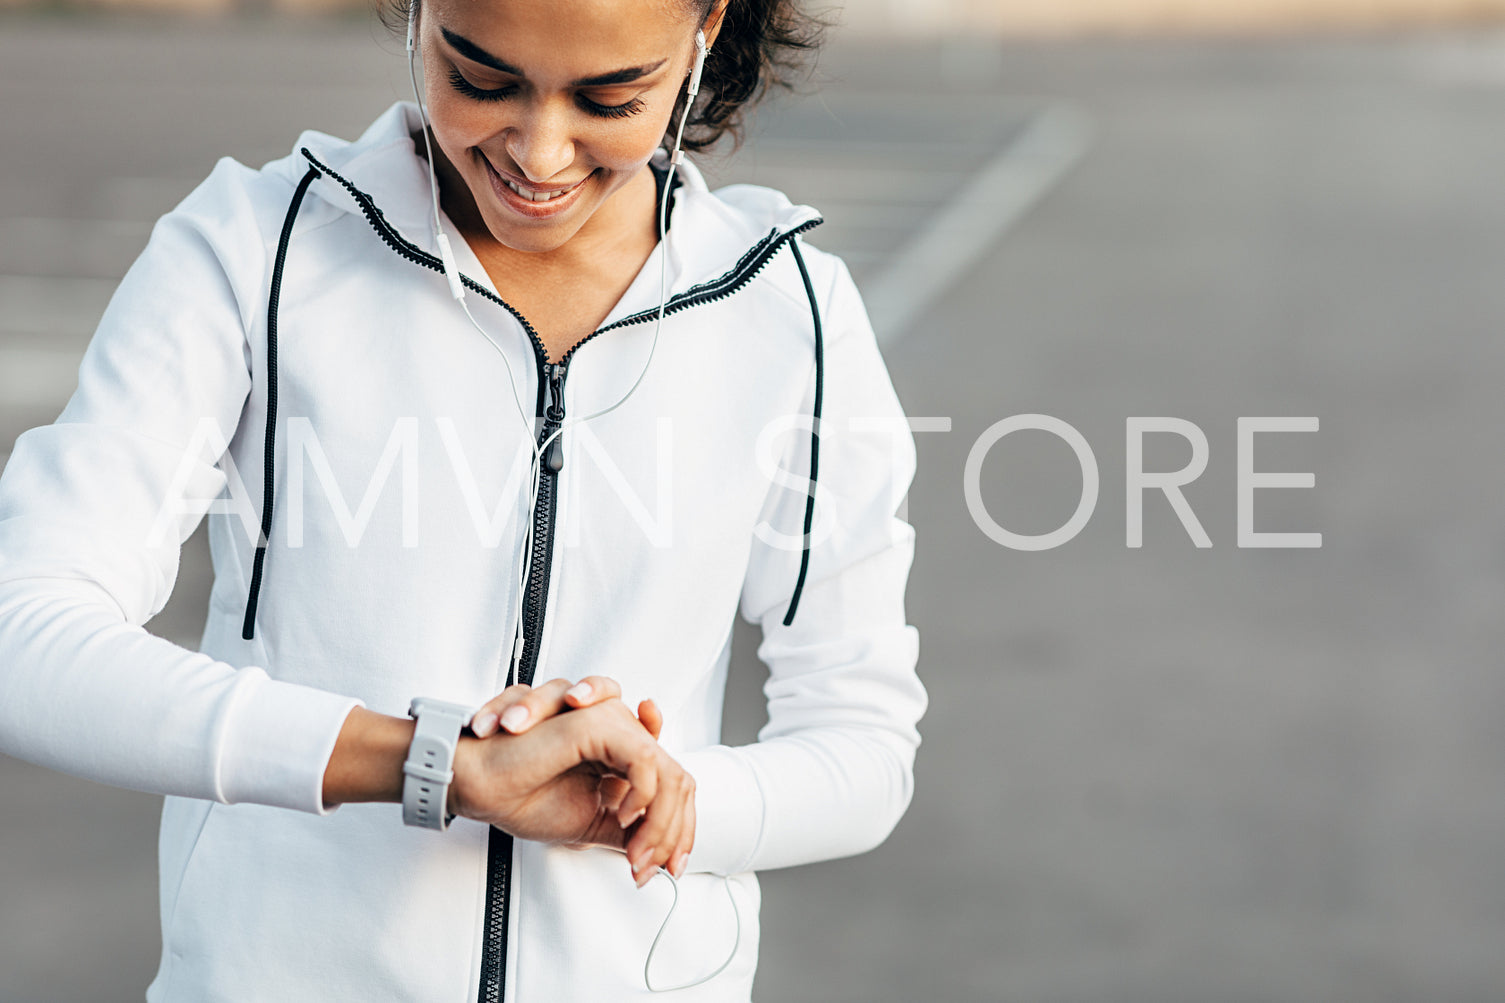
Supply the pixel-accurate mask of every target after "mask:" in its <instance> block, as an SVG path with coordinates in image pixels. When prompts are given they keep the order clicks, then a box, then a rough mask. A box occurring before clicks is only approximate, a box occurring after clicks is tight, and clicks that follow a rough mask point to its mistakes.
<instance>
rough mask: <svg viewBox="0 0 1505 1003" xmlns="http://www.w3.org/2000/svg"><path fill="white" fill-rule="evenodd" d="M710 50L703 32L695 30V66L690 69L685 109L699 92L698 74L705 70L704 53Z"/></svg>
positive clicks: (692, 102)
mask: <svg viewBox="0 0 1505 1003" xmlns="http://www.w3.org/2000/svg"><path fill="white" fill-rule="evenodd" d="M710 51H711V50H710V49H708V48H706V44H705V32H703V31H697V32H696V33H695V68H694V69H693V70H691V71H690V90H689V97H688V99H687V100H686V101H685V109H686V111H688V110H689V107H690V105H692V104H694V103H695V95H697V94H699V93H700V74H701V73H702V72H703V71H704V70H705V57H706V53H708V52H710Z"/></svg>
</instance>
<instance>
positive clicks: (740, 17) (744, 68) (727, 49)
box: [377, 0, 831, 151]
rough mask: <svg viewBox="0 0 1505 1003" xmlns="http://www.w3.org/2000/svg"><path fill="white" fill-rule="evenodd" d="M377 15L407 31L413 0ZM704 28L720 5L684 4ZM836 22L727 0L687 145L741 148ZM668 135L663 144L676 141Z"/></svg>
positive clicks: (389, 0) (678, 111)
mask: <svg viewBox="0 0 1505 1003" xmlns="http://www.w3.org/2000/svg"><path fill="white" fill-rule="evenodd" d="M377 2H378V8H377V16H378V17H379V18H380V19H381V22H382V24H384V25H386V27H387V29H388V30H390V31H391V32H393V33H394V34H395V35H398V36H402V35H404V34H406V33H407V24H408V3H407V0H377ZM683 2H685V3H686V4H688V5H689V6H690V7H691V8H692V9H693V10H694V11H695V13H696V16H697V18H698V20H699V22H700V23H701V24H704V23H705V21H706V19H707V18H708V17H709V16H710V13H711V10H712V9H713V8H714V6H715V3H716V0H683ZM830 24H831V23H830V22H829V21H826V20H824V19H823V18H821V17H819V16H816V15H814V14H810V13H807V12H805V11H803V10H801V9H800V3H799V0H727V8H726V13H725V14H724V15H723V17H722V24H721V31H720V33H719V34H718V35H717V36H716V41H715V43H714V44H713V45H712V47H711V54H710V57H709V58H708V59H707V60H706V63H705V72H704V75H703V76H702V77H701V84H700V95H699V97H698V98H696V102H695V104H696V106H695V108H694V110H693V111H692V112H691V115H690V120H689V121H688V122H687V123H685V138H684V147H685V149H687V150H695V151H700V150H706V149H709V148H710V147H712V146H715V145H716V144H717V143H718V142H720V141H721V139H722V138H723V137H725V136H730V137H731V139H732V146H733V149H735V148H736V147H737V146H740V145H741V143H742V139H743V127H744V125H745V121H744V116H745V114H746V112H747V111H748V110H749V109H750V108H752V106H754V105H755V104H757V103H758V101H759V100H760V99H761V98H762V97H763V96H764V95H765V94H766V93H767V92H768V91H769V89H770V88H773V87H778V88H782V89H784V90H793V89H794V87H795V85H796V83H797V82H798V80H799V78H800V77H801V76H802V75H804V73H805V71H806V62H807V57H808V56H810V55H811V54H812V53H814V52H815V51H816V50H818V49H819V48H820V46H821V43H822V41H823V40H824V34H825V30H826V29H827V28H829V27H830ZM684 101H685V99H684V92H683V91H681V92H680V97H679V101H678V102H677V103H676V104H675V106H674V114H673V115H672V116H670V119H669V121H670V123H671V128H672V127H673V125H675V124H677V123H678V122H679V117H680V115H682V114H683V113H684ZM673 139H674V137H673V135H672V134H670V135H667V136H666V138H665V146H667V145H669V144H670V143H672V142H673Z"/></svg>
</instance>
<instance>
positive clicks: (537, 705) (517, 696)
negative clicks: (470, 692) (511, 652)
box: [470, 679, 571, 738]
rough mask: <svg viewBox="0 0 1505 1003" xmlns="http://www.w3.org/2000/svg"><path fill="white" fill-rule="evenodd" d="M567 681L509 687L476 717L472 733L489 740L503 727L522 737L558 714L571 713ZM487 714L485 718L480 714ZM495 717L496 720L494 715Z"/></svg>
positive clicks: (550, 681)
mask: <svg viewBox="0 0 1505 1003" xmlns="http://www.w3.org/2000/svg"><path fill="white" fill-rule="evenodd" d="M570 685H571V683H570V681H569V680H568V679H550V680H549V681H548V682H546V683H541V684H539V685H538V686H527V685H525V684H521V683H520V684H518V685H516V686H509V687H507V688H506V689H505V690H503V691H502V693H501V695H499V696H497V697H494V698H493V699H492V700H491V701H490V702H489V703H487V704H486V705H485V707H484V708H483V710H482V711H478V712H477V713H476V717H475V722H474V723H473V724H472V725H471V729H470V730H471V731H474V732H475V733H476V736H477V737H479V738H486V737H487V736H488V735H490V734H492V732H494V731H496V729H497V726H498V725H500V726H501V728H502V729H503V730H504V731H507V732H510V733H511V734H514V735H521V734H522V733H523V732H525V731H527V730H528V729H529V728H531V727H533V726H534V725H535V724H537V723H538V722H540V721H544V720H547V719H549V718H551V717H553V716H555V715H556V714H561V713H563V712H564V711H567V710H569V709H570V707H569V705H568V704H566V703H565V702H564V694H565V693H566V692H567V691H568V690H569V688H570ZM483 712H484V713H485V714H486V715H487V716H486V718H484V719H483V718H482V717H481V714H482V713H483ZM493 714H494V715H496V720H494V721H493V720H492V719H491V715H493ZM483 724H484V725H486V730H485V731H484V732H483V731H481V730H480V726H481V725H483Z"/></svg>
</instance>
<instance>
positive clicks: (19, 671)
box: [0, 0, 925, 1003]
mask: <svg viewBox="0 0 1505 1003" xmlns="http://www.w3.org/2000/svg"><path fill="white" fill-rule="evenodd" d="M403 16H404V17H406V18H408V22H407V23H408V24H409V25H410V30H412V32H413V34H412V36H411V38H412V39H413V47H414V48H416V50H417V51H418V53H419V54H421V56H422V67H423V72H422V82H421V97H422V98H423V104H422V105H420V104H419V103H409V102H399V103H397V104H395V105H393V106H392V107H391V108H390V109H389V110H388V111H387V112H386V113H384V114H383V115H382V116H381V117H380V118H378V119H377V120H376V122H374V123H373V124H372V125H371V127H370V128H369V129H368V130H367V131H366V133H365V134H364V135H362V136H361V137H360V138H359V139H357V140H356V141H354V142H344V141H341V140H337V139H334V138H332V137H329V136H325V135H322V134H320V133H315V132H305V133H304V134H303V135H302V136H300V137H299V140H298V142H297V143H296V144H295V145H294V148H293V152H292V153H291V154H290V155H289V156H287V157H284V158H282V159H280V160H276V161H273V162H272V163H269V164H267V165H266V166H264V167H263V168H261V169H260V170H253V169H250V168H247V167H244V166H242V165H240V164H238V163H236V162H234V161H232V160H229V159H228V158H227V159H224V160H222V161H220V163H219V164H218V165H217V166H216V168H215V170H214V171H213V173H212V174H211V175H210V176H209V178H208V179H207V180H206V181H205V182H204V183H203V184H202V185H200V186H199V188H198V189H196V190H195V191H194V192H193V193H192V194H191V195H190V196H189V197H188V198H187V199H186V200H185V201H184V202H183V203H182V204H181V205H180V206H179V207H178V208H176V209H175V210H174V211H173V212H171V213H169V214H168V215H167V216H165V217H163V219H162V220H161V221H160V222H159V223H158V225H157V227H156V228H155V229H154V231H153V234H152V238H151V240H150V242H149V244H148V246H147V248H146V250H145V251H144V252H143V254H142V256H141V257H140V259H139V260H138V261H137V262H136V263H135V264H134V265H133V267H132V268H131V270H130V272H129V273H128V274H127V275H126V277H125V279H124V280H123V281H122V283H121V286H120V289H119V290H118V292H117V294H116V295H115V297H114V298H113V300H112V302H111V304H110V306H109V308H108V310H107V311H106V313H105V316H104V318H103V320H102V321H101V324H100V327H99V330H98V331H97V333H96V335H95V337H94V340H93V341H92V343H91V345H90V348H89V350H88V353H87V355H86V357H85V359H84V362H83V365H82V367H81V369H80V381H79V387H78V390H77V392H76V393H75V394H74V396H73V398H72V399H71V400H70V401H69V403H68V406H67V408H66V409H65V410H64V412H63V414H62V415H61V416H60V417H59V419H58V421H57V422H56V423H54V424H53V425H51V426H46V427H42V428H37V429H33V430H31V431H28V432H26V433H24V434H23V435H22V436H21V437H19V438H18V440H17V442H16V445H15V449H14V451H13V453H12V456H11V459H10V462H9V464H8V466H7V468H6V470H5V474H4V477H3V478H0V751H4V752H6V753H8V754H11V755H16V756H20V757H23V758H27V759H30V760H33V761H35V762H39V763H43V764H45V765H48V766H51V767H54V768H57V769H60V770H65V771H68V772H72V773H76V774H79V775H82V776H87V777H92V778H94V779H97V780H100V781H103V782H107V783H114V784H118V785H121V786H128V787H133V788H137V789H141V790H148V791H155V792H160V793H163V794H165V795H167V797H166V800H165V803H164V809H163V818H162V835H161V848H160V865H161V904H162V910H161V921H162V931H163V950H162V961H161V967H160V969H159V971H158V974H157V978H156V979H155V981H154V982H153V983H152V985H151V987H150V988H149V990H148V992H147V998H148V999H149V1000H152V1001H176V1000H184V1001H188V1000H191V1001H195V1003H201V1001H209V1000H277V1001H284V1000H304V999H307V1000H342V999H350V1000H368V999H392V1000H414V1001H417V1000H424V1001H428V1000H433V1001H440V1000H446V1001H463V1000H477V999H479V1000H502V999H505V1000H508V1001H519V1003H532V1001H550V1003H555V1001H591V1003H598V1001H610V1000H624V999H633V998H639V997H647V996H648V995H650V993H652V992H656V991H665V990H667V991H669V994H670V995H671V996H673V997H674V998H676V999H683V1000H716V1001H729V1000H747V999H749V998H750V993H751V986H752V980H753V972H754V968H755V966H756V961H757V946H758V936H757V933H758V930H757V911H758V904H759V896H758V885H757V881H756V878H755V876H754V872H755V871H757V870H759V869H762V868H768V867H782V866H789V865H795V864H802V863H809V862H812V861H817V860H824V859H830V858H834V857H839V856H843V855H849V854H854V853H860V852H863V851H865V850H867V849H870V848H871V847H873V846H875V845H877V844H878V843H880V842H881V841H882V840H883V839H884V838H885V837H886V836H887V834H888V833H889V831H890V830H891V829H892V827H893V826H894V824H895V823H896V822H897V820H898V818H899V817H900V816H901V815H902V813H903V811H904V810H905V808H906V807H907V805H908V802H909V799H910V793H911V790H912V766H913V757H914V753H915V749H916V747H917V745H918V742H919V736H918V733H917V731H916V729H915V726H916V723H917V721H918V720H919V718H920V716H921V714H922V713H923V711H924V707H925V692H924V690H923V688H922V687H921V685H920V683H919V681H918V679H917V677H916V675H915V664H916V658H917V637H916V633H915V631H914V628H913V627H911V626H909V625H907V624H906V622H905V618H904V610H903V592H904V585H905V581H906V578H907V574H908V569H909V563H910V558H911V554H912V541H913V534H912V531H911V530H910V528H909V527H908V526H907V525H906V524H904V523H903V522H902V521H900V520H899V519H897V518H896V517H895V511H896V509H897V505H898V503H899V501H900V499H901V498H902V496H903V494H904V492H905V490H906V489H907V486H908V484H909V481H910V479H911V477H912V474H913V469H914V467H913V464H914V453H913V444H912V439H911V437H910V435H909V433H908V430H907V427H906V426H905V423H904V419H903V414H902V411H901V410H900V407H899V403H898V401H897V399H896V397H895V395H894V393H893V389H892V386H891V383H890V381H889V378H888V375H887V373H886V371H885V369H884V367H883V363H882V360H881V358H880V356H879V353H878V350H877V347H876V344H875V341H874V338H873V334H872V329H871V327H870V325H869V323H868V319H867V317H866V314H865V313H864V311H863V308H862V304H861V300H860V298H859V297H858V294H857V291H856V289H855V286H854V285H853V283H852V280H851V277H850V274H849V273H848V271H847V269H846V268H845V266H844V265H843V263H842V262H841V261H840V260H839V259H837V258H835V257H833V256H831V255H829V254H825V253H822V252H820V251H818V250H816V249H814V248H813V247H809V246H807V245H805V244H804V242H803V238H802V236H801V235H802V234H803V233H804V232H805V231H807V230H809V229H810V228H811V227H813V226H815V225H817V224H818V222H819V216H818V214H817V213H816V212H815V211H814V210H813V209H811V208H809V207H807V206H798V205H792V204H791V203H790V202H789V201H788V200H787V199H786V198H785V197H784V196H782V195H781V194H779V193H778V192H774V191H771V190H768V189H764V188H757V187H752V186H732V187H729V188H724V189H721V190H719V191H716V192H711V191H709V190H708V189H707V187H706V184H705V182H704V179H703V177H702V176H701V174H700V173H699V171H698V170H697V169H696V168H695V167H694V165H693V164H692V163H690V162H689V161H682V162H681V161H680V158H679V152H678V151H679V141H678V139H677V137H678V136H679V135H680V134H681V130H682V129H683V128H684V127H685V125H686V122H687V121H688V126H689V130H690V131H689V133H688V137H689V138H688V139H687V140H686V141H685V145H686V146H689V147H690V148H693V149H698V148H703V147H705V146H709V145H710V144H712V143H714V142H715V141H716V140H717V139H718V138H720V137H721V136H722V135H723V134H724V133H726V132H727V131H729V130H730V129H732V128H733V127H734V126H735V124H736V120H737V117H738V115H739V114H740V113H741V112H742V111H743V110H745V107H746V105H747V103H748V102H749V101H750V100H752V99H753V98H754V97H755V96H756V95H757V94H758V93H760V92H761V90H762V88H763V86H765V85H766V84H767V83H768V82H769V81H770V79H772V76H773V74H775V73H776V72H777V68H778V67H779V66H780V65H782V64H784V63H785V61H786V59H785V57H786V56H787V54H789V53H791V52H793V51H795V50H796V49H797V48H799V47H800V46H801V45H802V44H807V43H805V42H804V41H803V39H804V38H805V36H804V35H803V34H802V33H803V30H804V27H803V26H804V24H805V22H804V21H802V20H801V18H800V16H799V15H798V14H797V12H796V11H795V10H794V9H793V7H792V5H791V3H790V2H789V0H731V2H730V3H729V4H728V3H727V2H726V0H668V2H661V0H597V2H584V0H578V2H577V0H569V2H563V3H561V2H558V0H552V2H544V0H480V2H476V3H459V2H456V0H423V5H422V7H421V9H418V10H414V11H412V12H411V17H409V12H408V11H406V10H405V11H404V12H403ZM697 62H700V63H701V65H702V67H703V76H702V75H701V74H700V73H697V72H696V63H697ZM697 81H703V82H702V85H701V89H700V95H699V100H698V101H696V100H693V97H694V91H695V87H694V84H695V83H696V82H697ZM418 89H420V88H419V87H418V85H416V84H415V90H418ZM687 98H689V99H690V100H687ZM686 105H689V110H688V111H686ZM424 106H426V112H427V116H426V117H425V114H424ZM660 144H664V147H666V148H660ZM671 149H672V150H673V152H672V153H670V152H669V150H671ZM431 168H432V171H431ZM661 228H662V232H663V236H662V238H661V236H660V232H661ZM457 298H458V299H460V302H459V303H456V302H455V300H456V299H457ZM514 380H515V383H514V382H513V381H514ZM514 389H515V390H516V392H517V395H518V396H519V397H520V398H522V400H528V401H530V406H527V407H521V401H519V400H514ZM520 408H521V410H523V411H524V412H525V413H524V414H521V415H520V414H519V413H518V412H519V410H520ZM812 418H814V419H818V425H817V426H816V428H817V429H818V432H819V435H818V437H817V436H816V435H814V434H812ZM535 422H536V425H535ZM310 471H311V472H312V475H313V476H312V477H309V472H310ZM394 482H395V483H394ZM817 484H818V487H816V485H817ZM357 499H358V500H357ZM206 512H207V514H208V515H209V516H210V541H211V547H212V551H213V557H214V566H215V584H214V588H213V592H212V594H211V599H210V606H209V618H208V623H207V625H206V630H205V634H204V638H203V642H202V644H201V645H200V649H201V650H200V651H199V652H189V651H186V650H184V649H182V648H179V647H177V646H175V645H172V644H171V643H169V642H167V641H164V640H161V639H158V638H154V637H152V636H151V635H148V634H146V633H145V632H144V631H143V630H142V629H141V627H140V625H141V624H142V623H144V622H145V621H146V620H147V619H149V618H150V617H151V616H153V615H154V614H155V613H156V612H157V611H158V610H160V609H161V608H162V606H163V605H164V604H165V602H166V600H167V598H168V595H169V593H170V591H171V587H172V583H173V581H174V578H175V576H176V571H177V560H178V554H179V548H180V546H181V543H182V541H183V540H185V539H186V538H187V537H188V536H189V535H190V534H191V532H192V531H193V529H194V527H195V526H196V525H197V523H198V521H199V520H200V519H201V518H202V517H203V516H204V515H205V514H206ZM739 610H740V612H741V614H742V615H743V616H744V617H745V618H746V619H748V620H749V621H751V622H754V623H757V624H759V625H760V626H761V628H762V631H763V643H762V646H761V647H760V649H759V655H760V657H761V658H762V659H763V660H764V661H765V662H766V663H767V665H768V667H769V671H770V679H769V682H768V684H767V686H766V687H765V692H766V693H767V696H768V708H769V721H768V725H767V726H766V727H765V728H764V729H763V730H762V731H761V733H760V735H759V741H758V742H756V743H754V744H752V745H749V746H742V747H728V746H725V745H723V744H721V743H720V720H721V700H722V693H723V690H724V685H725V679H726V670H727V663H728V656H729V639H730V635H731V628H732V622H733V616H734V615H735V614H736V613H737V612H738V611H739ZM581 677H586V678H585V686H584V688H580V687H573V686H572V685H571V682H570V681H571V680H575V679H580V678H581ZM499 692H500V695H499V696H497V694H498V693H499ZM415 698H423V699H426V700H428V701H430V703H427V704H421V705H416V706H414V708H413V709H414V712H415V713H416V714H417V717H418V723H417V725H416V726H415V724H414V722H413V721H412V720H410V719H409V717H408V716H407V714H408V713H409V710H410V705H413V701H414V699H415ZM436 700H437V701H441V702H442V703H440V704H433V703H432V702H433V701H436ZM624 700H626V701H627V703H624V702H623V701H624ZM633 702H636V703H635V705H636V706H637V707H638V715H637V716H634V715H633V713H632V712H631V711H629V710H627V706H628V705H629V704H633ZM434 707H437V709H433V708H434ZM446 707H448V708H451V709H450V710H446V709H445V708H446ZM454 707H461V708H464V711H463V713H462V712H456V711H453V710H452V708H454ZM425 708H428V709H425ZM472 708H475V710H474V712H473V714H472V710H471V709H472ZM660 709H661V710H660ZM456 713H460V714H461V716H460V717H454V716H453V715H454V714H456ZM426 715H428V716H426ZM446 721H448V722H449V724H448V725H445V723H444V722H446ZM462 723H468V727H467V728H466V729H465V732H464V733H463V734H457V733H456V732H457V730H458V729H459V727H460V726H461V724H462ZM430 726H432V727H430ZM446 727H448V729H449V730H448V732H447V733H446V731H445V728H446ZM426 729H427V730H428V731H429V733H431V734H434V735H437V736H439V737H438V738H437V739H436V740H435V741H434V742H433V743H427V740H426V739H424V737H423V736H424V733H425V730H426ZM655 739H656V741H655ZM420 746H422V754H423V755H426V756H429V757H431V758H430V759H427V760H423V759H421V756H420ZM433 756H437V757H438V759H437V760H433V759H432V757H433ZM433 762H437V765H429V766H426V765H424V764H425V763H431V764H432V763H433ZM417 792H422V793H426V794H427V795H428V797H427V798H422V799H421V800H420V799H419V797H418V793H417ZM394 801H402V802H403V804H404V809H403V812H401V813H399V812H397V811H395V810H394V808H393V807H392V805H391V804H390V803H382V802H394ZM440 805H442V806H443V810H442V811H441V810H439V807H440ZM451 814H453V815H457V816H459V817H458V818H455V819H454V821H453V823H452V824H448V825H446V823H447V821H448V818H449V816H450V815H451ZM404 819H407V820H408V821H410V822H412V821H414V819H417V820H418V822H417V824H411V825H403V824H402V821H403V820H404ZM424 828H429V829H441V830H443V831H442V832H434V831H423V830H424ZM624 851H625V854H626V860H625V862H624ZM675 877H678V879H679V880H678V882H677V884H676V883H675V881H674V878H675Z"/></svg>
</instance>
